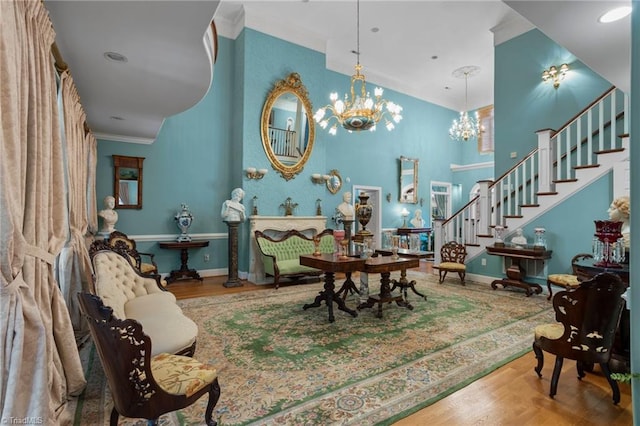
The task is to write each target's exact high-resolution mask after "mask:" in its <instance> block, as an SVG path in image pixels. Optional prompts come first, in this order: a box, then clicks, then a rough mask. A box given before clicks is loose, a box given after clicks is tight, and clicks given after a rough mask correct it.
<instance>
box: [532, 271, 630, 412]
mask: <svg viewBox="0 0 640 426" xmlns="http://www.w3.org/2000/svg"><path fill="white" fill-rule="evenodd" d="M626 287H627V286H626V285H625V284H624V283H623V282H622V280H621V279H620V277H619V276H618V275H615V274H610V273H602V274H598V275H596V276H595V277H594V278H593V279H591V280H587V281H583V282H581V283H580V284H578V286H577V287H575V288H573V289H571V290H565V291H561V292H559V293H556V295H555V296H554V297H553V309H554V310H555V312H556V321H557V322H556V323H551V324H542V325H539V326H537V327H536V328H535V331H534V340H533V352H534V353H535V355H536V359H537V360H538V364H537V365H536V367H535V371H536V373H537V374H538V377H542V367H543V365H544V356H543V351H545V352H549V353H551V354H553V355H555V356H556V362H555V366H554V368H553V375H552V377H551V388H550V391H549V396H550V397H552V398H553V397H554V396H555V394H556V391H557V389H558V380H559V378H560V371H561V370H562V361H563V360H564V358H567V359H573V360H576V367H577V370H578V379H582V378H583V377H584V376H585V370H588V367H589V366H591V365H593V364H596V363H597V364H600V369H601V370H602V372H603V373H604V375H605V377H606V378H607V381H608V382H609V385H610V386H611V391H612V392H613V403H614V404H617V403H618V402H620V390H619V389H618V384H617V383H616V381H615V380H613V379H612V378H611V371H610V370H609V365H608V364H609V359H610V358H611V348H612V346H613V343H614V339H615V333H616V329H617V326H618V321H619V320H620V315H621V313H622V309H623V307H624V299H623V298H622V294H623V293H624V292H625V291H626Z"/></svg>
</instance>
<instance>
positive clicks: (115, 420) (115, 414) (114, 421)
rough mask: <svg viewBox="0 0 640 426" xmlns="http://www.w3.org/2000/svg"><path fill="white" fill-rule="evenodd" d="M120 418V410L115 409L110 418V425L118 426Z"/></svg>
mask: <svg viewBox="0 0 640 426" xmlns="http://www.w3.org/2000/svg"><path fill="white" fill-rule="evenodd" d="M118 417H120V414H119V413H118V410H116V407H113V409H112V410H111V417H110V418H109V424H110V425H111V426H118Z"/></svg>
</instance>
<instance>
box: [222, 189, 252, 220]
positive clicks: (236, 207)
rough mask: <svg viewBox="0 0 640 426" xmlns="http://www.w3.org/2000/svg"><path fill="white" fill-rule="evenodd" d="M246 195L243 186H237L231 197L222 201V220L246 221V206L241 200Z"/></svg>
mask: <svg viewBox="0 0 640 426" xmlns="http://www.w3.org/2000/svg"><path fill="white" fill-rule="evenodd" d="M243 197H244V191H243V190H242V188H236V189H234V190H233V191H231V199H230V200H227V201H225V202H224V203H222V211H221V212H220V215H221V216H222V220H224V221H227V222H244V220H245V218H246V216H245V213H244V206H243V205H242V203H241V201H242V198H243Z"/></svg>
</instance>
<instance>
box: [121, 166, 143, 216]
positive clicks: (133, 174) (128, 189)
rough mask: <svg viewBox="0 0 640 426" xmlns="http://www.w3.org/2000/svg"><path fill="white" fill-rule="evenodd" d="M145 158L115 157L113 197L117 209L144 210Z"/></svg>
mask: <svg viewBox="0 0 640 426" xmlns="http://www.w3.org/2000/svg"><path fill="white" fill-rule="evenodd" d="M143 161H144V157H125V156H122V155H114V156H113V167H114V173H113V177H114V179H113V197H114V198H115V199H116V205H115V208H116V209H141V208H142V162H143Z"/></svg>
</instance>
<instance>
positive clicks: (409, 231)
mask: <svg viewBox="0 0 640 426" xmlns="http://www.w3.org/2000/svg"><path fill="white" fill-rule="evenodd" d="M396 234H398V235H400V237H401V238H402V237H406V238H408V237H409V235H411V234H427V251H431V228H398V229H397V230H396ZM408 247H409V241H407V248H408Z"/></svg>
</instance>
